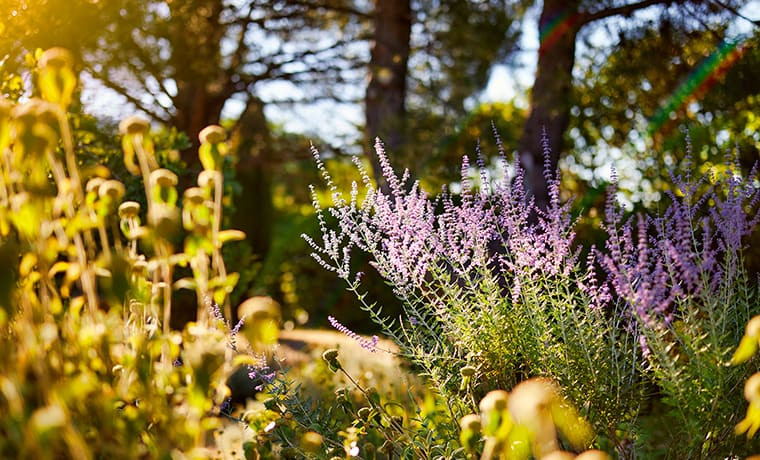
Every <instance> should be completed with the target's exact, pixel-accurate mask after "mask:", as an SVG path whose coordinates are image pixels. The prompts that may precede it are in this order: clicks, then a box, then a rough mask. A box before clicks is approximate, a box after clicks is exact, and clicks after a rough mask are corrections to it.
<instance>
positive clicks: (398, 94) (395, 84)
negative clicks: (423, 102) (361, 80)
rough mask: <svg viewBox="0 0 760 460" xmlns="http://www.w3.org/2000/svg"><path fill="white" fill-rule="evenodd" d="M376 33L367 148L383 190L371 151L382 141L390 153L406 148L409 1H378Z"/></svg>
mask: <svg viewBox="0 0 760 460" xmlns="http://www.w3.org/2000/svg"><path fill="white" fill-rule="evenodd" d="M374 20H375V31H374V40H373V43H372V51H371V57H370V62H369V83H368V84H367V94H366V99H365V103H366V118H367V126H366V135H367V142H366V144H367V145H366V147H369V150H368V152H369V158H370V162H371V164H372V172H373V175H374V177H375V180H376V181H377V183H378V185H380V186H382V185H383V184H384V181H383V180H382V171H381V169H380V164H379V162H378V160H377V157H376V156H375V155H374V153H373V151H372V147H373V146H374V144H375V138H376V137H380V138H381V139H382V140H383V142H384V144H385V146H386V149H387V151H388V152H389V153H398V152H399V151H400V149H401V148H402V146H403V144H404V137H405V136H404V129H405V125H406V123H405V122H404V118H405V115H406V108H405V100H406V80H407V62H408V60H409V47H410V45H409V41H410V38H411V33H412V10H411V5H410V1H409V0H375V12H374Z"/></svg>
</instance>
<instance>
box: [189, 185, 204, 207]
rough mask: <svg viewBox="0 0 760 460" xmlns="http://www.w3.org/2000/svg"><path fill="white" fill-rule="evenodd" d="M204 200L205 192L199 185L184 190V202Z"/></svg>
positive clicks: (197, 202)
mask: <svg viewBox="0 0 760 460" xmlns="http://www.w3.org/2000/svg"><path fill="white" fill-rule="evenodd" d="M204 201H206V194H205V193H204V191H203V189H201V188H199V187H190V188H189V189H187V190H185V199H184V202H185V203H191V204H203V202H204Z"/></svg>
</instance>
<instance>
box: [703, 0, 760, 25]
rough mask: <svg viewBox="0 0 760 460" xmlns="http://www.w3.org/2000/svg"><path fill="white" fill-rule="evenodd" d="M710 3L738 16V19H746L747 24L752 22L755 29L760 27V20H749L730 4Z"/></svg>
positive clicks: (716, 0) (715, 1)
mask: <svg viewBox="0 0 760 460" xmlns="http://www.w3.org/2000/svg"><path fill="white" fill-rule="evenodd" d="M710 3H714V4H716V5H718V6H719V7H721V8H723V9H724V10H726V11H728V12H730V13H732V14H733V15H734V16H736V17H738V18H742V19H744V20H745V21H747V22H750V23H751V24H753V25H754V26H755V27H760V19H752V18H749V17H747V16H745V15H743V14H742V13H741V12H740V11H739V10H737V9H736V8H734V7H733V6H731V5H729V4H728V3H725V2H722V1H720V0H711V1H710Z"/></svg>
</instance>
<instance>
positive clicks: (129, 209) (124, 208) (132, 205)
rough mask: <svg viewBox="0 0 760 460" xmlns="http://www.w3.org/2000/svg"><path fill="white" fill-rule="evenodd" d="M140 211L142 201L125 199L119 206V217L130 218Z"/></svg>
mask: <svg viewBox="0 0 760 460" xmlns="http://www.w3.org/2000/svg"><path fill="white" fill-rule="evenodd" d="M139 213H140V203H138V202H137V201H125V202H124V203H122V204H121V205H120V206H119V217H121V218H122V219H128V218H130V217H136V216H137V215H138V214H139Z"/></svg>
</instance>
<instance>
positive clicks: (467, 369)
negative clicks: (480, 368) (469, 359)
mask: <svg viewBox="0 0 760 460" xmlns="http://www.w3.org/2000/svg"><path fill="white" fill-rule="evenodd" d="M459 375H461V376H462V377H472V376H473V375H475V368H474V367H473V366H464V367H463V368H461V369H459Z"/></svg>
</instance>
